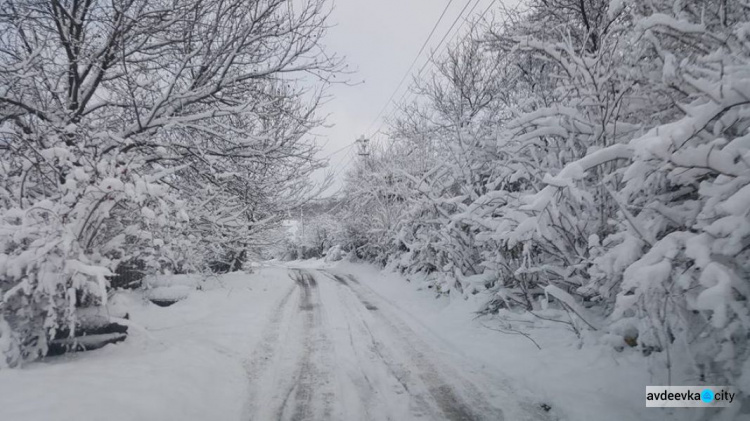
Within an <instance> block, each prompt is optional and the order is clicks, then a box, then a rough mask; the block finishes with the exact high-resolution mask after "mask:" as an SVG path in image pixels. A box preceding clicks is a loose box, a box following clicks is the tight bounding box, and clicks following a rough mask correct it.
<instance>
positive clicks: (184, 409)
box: [0, 268, 290, 421]
mask: <svg viewBox="0 0 750 421" xmlns="http://www.w3.org/2000/svg"><path fill="white" fill-rule="evenodd" d="M279 279H282V280H283V281H284V282H285V283H288V282H290V281H289V279H288V277H287V273H286V270H281V269H274V268H266V269H265V270H264V274H263V275H262V276H258V275H247V274H244V273H233V274H227V275H223V276H221V277H217V280H216V282H217V284H220V285H221V286H222V288H215V289H211V290H205V289H204V290H203V291H198V290H195V288H194V285H197V284H196V282H199V281H200V277H199V276H186V275H174V276H171V277H170V276H168V277H164V278H154V279H151V280H150V281H151V285H159V286H156V287H155V288H154V289H152V290H151V292H150V294H157V295H158V294H161V291H163V292H165V293H167V292H168V293H170V294H172V293H175V292H178V291H182V292H189V295H187V298H185V299H184V300H182V301H180V302H179V303H177V304H175V305H173V306H170V307H158V306H156V305H154V304H151V303H150V302H149V301H148V300H147V299H146V298H147V297H146V296H145V295H144V293H143V292H140V291H120V292H118V293H117V294H115V295H114V296H113V297H112V299H111V300H110V303H109V311H110V312H111V313H112V314H117V315H120V314H125V313H127V314H128V315H129V317H130V319H129V320H119V321H118V323H124V324H128V325H129V327H130V329H129V336H128V339H127V340H126V341H124V342H122V343H118V344H113V345H107V346H106V347H104V348H102V349H100V350H96V351H90V352H85V353H78V354H66V355H63V356H60V357H50V358H46V359H44V360H42V361H39V362H35V363H31V364H28V365H27V366H25V367H24V368H21V369H16V370H0V420H3V421H4V420H9V421H10V420H24V421H48V420H60V421H67V420H70V421H73V420H75V421H81V420H111V421H119V420H123V421H125V420H128V421H132V420H144V421H149V420H154V421H164V420H181V421H191V420H195V421H204V420H217V421H218V420H221V421H224V420H226V421H232V420H238V421H239V420H242V421H244V420H246V419H248V417H247V411H248V409H247V407H246V406H247V402H248V396H249V380H248V375H247V372H246V370H245V368H244V367H245V365H244V364H246V360H247V359H248V358H249V357H250V356H251V351H252V349H254V347H255V346H256V344H257V343H258V341H259V340H260V338H261V331H260V329H262V327H263V323H253V320H255V319H257V318H258V317H259V315H262V314H267V313H269V312H270V310H271V309H272V307H273V305H274V304H275V303H277V302H278V301H279V300H280V294H283V293H284V292H285V289H283V288H270V287H268V286H269V285H270V283H272V282H276V281H278V280H279ZM168 285H171V286H168ZM0 328H2V326H1V325H0ZM1 333H2V332H0V346H2V338H3V336H2V334H1Z"/></svg>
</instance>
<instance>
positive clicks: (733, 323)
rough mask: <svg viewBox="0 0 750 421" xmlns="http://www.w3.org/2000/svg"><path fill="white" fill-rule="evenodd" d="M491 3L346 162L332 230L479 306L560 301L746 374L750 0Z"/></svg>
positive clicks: (609, 326) (717, 374)
mask: <svg viewBox="0 0 750 421" xmlns="http://www.w3.org/2000/svg"><path fill="white" fill-rule="evenodd" d="M498 16H501V17H502V19H498V20H496V21H495V23H493V24H486V25H484V29H483V30H480V31H477V33H476V34H472V36H471V37H467V38H466V39H463V40H459V42H457V43H456V44H455V45H454V46H453V48H452V49H451V51H450V52H449V53H448V54H447V56H446V57H444V58H442V59H439V60H437V62H436V63H435V71H434V72H433V74H432V76H430V77H428V78H426V79H425V80H422V81H421V83H419V84H418V86H417V87H416V88H415V92H416V94H417V95H416V99H415V100H414V102H413V103H412V104H411V105H407V106H406V107H404V108H403V109H402V110H400V112H399V113H398V114H397V116H396V118H395V120H394V121H392V122H391V128H390V137H391V142H392V143H393V145H392V146H390V147H389V148H388V149H385V150H382V151H378V150H376V151H373V153H372V154H371V156H369V157H367V159H363V160H362V161H361V162H359V163H358V164H356V165H355V167H354V169H353V170H352V171H351V172H350V174H349V180H348V183H347V186H346V188H345V190H344V202H345V203H346V206H344V207H343V209H342V210H341V211H340V212H341V214H342V215H347V221H348V223H349V224H350V226H351V229H350V230H349V231H347V232H346V234H347V237H346V238H345V239H344V241H343V242H342V243H340V244H342V246H344V248H345V249H346V250H352V249H359V250H367V251H368V252H367V253H363V254H362V257H365V258H368V259H370V260H372V261H376V262H380V263H390V264H391V265H392V266H395V267H397V268H400V269H401V270H404V271H411V272H415V271H419V272H424V273H427V274H429V278H431V279H432V280H433V283H434V284H435V286H436V287H437V289H438V290H439V291H441V292H446V291H449V292H450V293H451V294H455V295H457V296H461V295H466V294H474V293H482V294H486V302H487V305H485V306H483V307H482V308H481V309H480V310H481V311H486V312H493V311H497V310H499V309H500V308H510V309H515V310H522V311H532V312H537V311H541V310H545V309H548V308H557V309H562V310H565V313H564V314H571V315H572V316H571V317H577V318H580V319H582V321H583V322H585V323H582V326H587V328H590V329H597V330H600V331H602V332H603V333H605V335H606V337H607V338H609V339H612V338H616V337H620V338H622V340H618V341H614V342H616V343H618V344H619V345H618V347H621V346H622V344H627V345H629V346H631V347H635V348H637V349H638V350H639V351H641V352H642V353H643V354H646V355H651V356H652V357H654V358H656V359H657V360H658V361H659V362H660V364H659V365H658V366H659V367H666V368H668V369H669V370H668V372H669V373H670V376H672V374H674V375H675V376H678V375H679V376H683V377H682V380H685V379H687V378H692V379H698V380H700V381H705V382H708V383H713V384H725V383H729V384H735V385H741V381H740V379H741V375H742V373H743V371H744V372H746V371H747V369H748V368H747V367H749V366H750V362H749V361H750V342H749V341H748V335H747V332H748V330H749V329H750V306H749V305H748V302H749V301H748V299H749V298H750V284H748V279H750V247H749V246H748V245H749V244H750V185H749V183H750V149H749V148H750V131H749V129H750V70H748V69H750V8H749V7H748V6H747V5H744V4H742V3H741V2H711V1H703V0H687V1H683V0H679V1H672V0H659V1H649V2H645V1H635V2H621V1H615V2H612V3H611V4H610V2H609V1H606V0H592V1H585V2H578V1H572V0H553V1H531V2H530V3H529V7H528V9H527V10H524V11H522V12H513V11H508V10H505V11H504V12H503V14H502V15H498ZM476 27H478V28H482V27H483V25H482V24H479V25H477V26H476ZM412 153H415V154H416V155H417V156H419V158H421V159H420V163H422V164H423V165H417V164H415V163H414V161H410V160H409V159H405V158H404V157H406V156H410V154H412ZM389 174H398V175H400V176H401V178H400V179H399V182H397V183H392V184H385V185H384V183H383V181H384V180H387V179H388V178H387V177H388V175H389ZM373 192H378V193H377V195H375V194H374V193H373ZM368 195H369V196H368ZM388 195H398V197H400V198H402V199H403V200H402V201H399V202H398V203H384V204H379V203H378V202H377V201H376V200H375V199H377V198H379V197H388ZM368 197H370V198H371V199H367V198H368ZM387 212H396V215H397V216H396V218H395V219H396V221H397V222H395V223H393V224H382V223H381V222H380V220H379V219H378V216H379V215H385V214H387ZM359 215H362V216H361V217H359V219H358V216H359ZM355 223H356V224H355ZM677 373H679V374H677ZM685 376H687V377H685ZM661 380H662V381H664V382H671V381H673V380H674V378H672V377H670V378H665V379H661ZM742 391H743V393H745V394H750V389H747V388H746V387H745V388H743V389H742Z"/></svg>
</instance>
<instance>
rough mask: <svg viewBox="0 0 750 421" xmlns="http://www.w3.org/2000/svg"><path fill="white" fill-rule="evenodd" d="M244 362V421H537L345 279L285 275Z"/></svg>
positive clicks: (503, 390) (504, 385) (503, 387)
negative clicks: (246, 390) (277, 297)
mask: <svg viewBox="0 0 750 421" xmlns="http://www.w3.org/2000/svg"><path fill="white" fill-rule="evenodd" d="M289 280H290V282H289V283H288V285H283V286H281V285H277V286H279V287H283V288H285V289H286V292H285V293H284V294H283V296H282V297H281V299H280V300H279V302H278V305H275V306H273V311H271V312H270V313H269V314H267V315H266V317H265V326H264V328H263V334H262V339H261V340H260V341H259V343H257V345H256V346H255V348H254V350H253V352H252V353H251V355H252V357H251V358H250V359H249V360H248V361H247V363H246V370H247V374H248V377H249V379H250V381H251V384H250V408H249V413H250V419H253V420H329V419H339V420H408V419H425V420H524V419H528V420H541V419H547V417H546V414H545V413H544V412H543V410H542V409H541V408H540V407H539V406H538V404H534V403H532V402H530V401H528V400H526V399H522V398H520V396H519V395H518V394H517V393H516V392H515V391H514V389H513V385H512V384H510V383H511V382H510V381H509V380H508V379H506V378H503V377H500V376H493V375H491V374H489V372H488V371H487V370H486V369H484V370H479V369H478V368H477V367H473V364H472V362H471V361H467V360H465V359H462V358H461V357H460V356H459V355H457V354H455V353H453V352H452V350H451V348H450V347H449V346H447V345H446V344H444V343H442V342H441V341H440V340H439V339H438V338H436V337H433V335H432V334H431V332H430V331H429V330H428V329H423V330H415V329H413V328H412V327H410V325H409V324H407V323H406V322H404V320H403V318H404V317H407V316H405V314H404V313H403V312H401V311H399V309H398V308H397V307H396V306H394V305H392V304H391V303H389V302H387V301H386V300H384V299H383V298H382V297H380V296H379V295H377V294H376V293H375V292H374V291H373V290H371V289H370V288H369V287H368V286H367V285H366V284H364V283H363V282H361V281H360V280H358V279H357V277H356V276H354V275H351V274H343V273H342V274H339V273H335V272H331V271H327V270H322V269H319V270H312V269H309V270H308V269H289Z"/></svg>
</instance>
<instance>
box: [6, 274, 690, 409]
mask: <svg viewBox="0 0 750 421" xmlns="http://www.w3.org/2000/svg"><path fill="white" fill-rule="evenodd" d="M274 264H275V266H264V267H257V268H254V271H253V273H243V272H237V273H231V274H226V275H222V276H219V277H216V276H201V275H173V276H160V277H157V278H154V279H153V280H151V281H149V284H150V285H149V286H150V288H151V289H149V290H146V291H120V292H118V293H117V294H115V296H113V297H112V299H111V300H110V304H109V310H110V311H111V312H112V313H113V314H115V313H117V314H122V312H127V313H129V315H130V320H128V321H121V322H123V323H125V322H127V323H129V324H130V326H131V328H130V332H129V337H128V339H127V340H126V341H124V342H122V343H119V344H114V345H109V346H106V347H104V348H103V349H100V350H96V351H91V352H86V353H78V354H68V355H63V356H60V357H52V358H46V359H44V360H41V361H38V362H34V363H31V364H28V365H27V366H26V367H24V368H22V369H19V370H0V420H24V421H47V420H53V419H54V420H57V421H87V420H101V419H107V420H108V421H136V420H137V421H151V420H153V421H164V420H180V421H205V420H216V421H225V420H226V421H249V420H252V421H265V420H274V421H275V420H346V421H350V420H399V421H400V420H414V419H419V420H446V419H447V420H506V421H516V420H521V421H523V420H570V421H573V420H575V421H600V420H602V419H617V420H622V421H644V420H648V421H664V420H667V419H670V420H677V419H684V417H682V415H684V414H683V413H680V412H665V411H653V410H652V409H653V408H652V409H651V410H650V409H647V408H645V406H644V404H643V391H644V390H645V386H646V385H648V384H651V382H652V381H653V379H652V377H651V373H650V371H649V369H648V367H646V366H644V364H643V358H642V356H640V355H639V354H638V353H637V352H622V353H617V352H615V351H613V350H612V349H611V348H610V347H607V346H606V345H601V346H589V347H584V348H579V347H576V346H571V345H570V342H571V336H574V335H575V333H573V332H570V331H568V330H566V329H564V328H563V329H561V328H560V327H559V325H561V324H560V323H550V325H542V326H540V327H538V328H535V329H529V330H527V332H528V333H529V334H530V335H532V336H533V338H534V340H535V341H537V342H538V343H539V345H540V346H541V348H542V349H538V348H537V347H536V345H535V344H534V343H532V342H531V341H530V340H528V338H526V337H524V336H522V335H513V334H504V333H498V332H496V331H493V330H491V329H488V327H489V328H492V327H493V326H492V323H497V321H496V320H494V319H492V318H491V317H490V318H487V317H485V318H482V319H476V315H475V314H474V313H473V311H474V310H475V309H476V308H477V307H478V306H479V304H480V302H481V300H483V299H484V297H482V296H480V295H476V296H469V297H463V296H460V295H457V296H446V295H444V294H440V295H438V294H435V293H434V292H433V291H432V290H430V289H428V287H426V286H424V284H422V283H420V281H419V279H418V278H415V277H409V279H406V278H405V277H404V276H402V275H399V274H394V273H386V272H381V271H380V269H378V268H375V267H372V266H368V265H362V264H353V263H347V262H337V263H335V264H327V263H324V262H320V261H305V262H293V263H292V264H293V265H294V267H287V266H283V265H281V266H279V265H278V263H274ZM407 281H408V282H407ZM169 288H172V289H178V290H179V292H181V294H185V295H187V297H186V298H185V299H184V300H182V301H180V302H178V303H176V304H174V305H172V306H170V307H159V306H157V305H154V304H152V303H150V302H149V301H148V300H147V299H146V297H148V296H150V294H153V293H154V292H155V291H157V292H164V291H167V289H169ZM183 290H184V291H183ZM185 291H187V292H185ZM515 317H516V318H519V317H520V316H519V315H516V316H515ZM542 406H544V407H546V408H547V409H550V408H551V409H550V410H549V412H547V411H545V410H544V409H542Z"/></svg>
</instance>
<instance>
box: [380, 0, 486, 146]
mask: <svg viewBox="0 0 750 421" xmlns="http://www.w3.org/2000/svg"><path fill="white" fill-rule="evenodd" d="M469 1H471V0H469ZM452 3H453V0H449V1H448V4H446V5H445V8H444V9H443V12H442V13H440V17H439V18H438V20H437V22H435V25H433V26H432V30H431V31H430V34H429V35H428V36H427V39H425V40H424V42H423V43H422V46H421V47H420V48H419V52H418V53H417V55H416V56H414V60H412V62H411V64H410V65H409V68H408V69H407V70H406V73H404V76H403V77H402V78H401V81H400V82H399V83H398V86H396V89H394V91H393V93H392V94H391V96H390V97H389V98H388V101H386V103H385V105H383V108H382V109H381V110H380V112H379V113H378V115H377V116H376V117H375V119H374V120H373V121H372V122H371V123H370V125H369V126H368V128H367V131H368V132H369V131H370V129H371V128H372V126H373V124H375V123H376V122H377V121H378V119H379V118H380V116H382V115H383V113H384V112H385V110H386V109H387V108H388V105H389V104H390V103H391V101H392V100H393V97H395V96H396V93H397V92H398V91H399V89H401V85H403V84H404V81H405V80H406V78H408V77H409V75H410V74H411V70H412V69H413V68H414V65H415V64H416V63H417V60H419V56H420V55H421V54H422V52H423V51H424V49H425V47H427V44H428V43H429V42H430V39H431V38H432V35H433V34H434V33H435V30H436V29H437V27H438V25H440V22H442V20H443V17H444V16H445V13H446V12H447V11H448V8H449V7H450V5H451V4H452ZM462 13H463V11H462ZM459 15H460V14H459Z"/></svg>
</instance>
